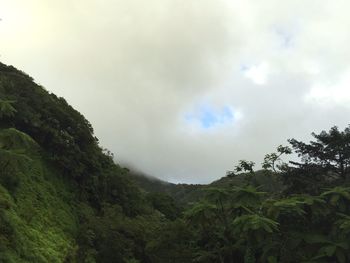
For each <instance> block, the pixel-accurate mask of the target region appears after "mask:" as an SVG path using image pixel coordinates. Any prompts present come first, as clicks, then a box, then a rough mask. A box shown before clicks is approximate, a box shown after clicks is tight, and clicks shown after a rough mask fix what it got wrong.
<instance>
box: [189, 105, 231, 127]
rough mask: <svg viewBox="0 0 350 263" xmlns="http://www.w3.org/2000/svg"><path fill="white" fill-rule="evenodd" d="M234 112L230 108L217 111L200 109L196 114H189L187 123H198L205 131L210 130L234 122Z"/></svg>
mask: <svg viewBox="0 0 350 263" xmlns="http://www.w3.org/2000/svg"><path fill="white" fill-rule="evenodd" d="M234 117H235V116H234V112H233V111H232V110H231V108H230V107H229V106H223V107H222V108H220V109H215V108H213V107H210V106H203V107H200V108H199V109H198V110H197V111H196V112H195V113H191V114H187V115H186V116H185V119H186V121H188V122H189V123H198V124H199V125H200V127H201V128H203V129H210V128H213V127H216V126H219V125H223V124H228V123H231V122H233V121H234V119H235V118H234Z"/></svg>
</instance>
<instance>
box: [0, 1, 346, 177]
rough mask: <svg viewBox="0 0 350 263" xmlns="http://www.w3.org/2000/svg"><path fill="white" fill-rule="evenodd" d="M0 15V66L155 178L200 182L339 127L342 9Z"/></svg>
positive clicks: (132, 9) (153, 6) (79, 8)
mask: <svg viewBox="0 0 350 263" xmlns="http://www.w3.org/2000/svg"><path fill="white" fill-rule="evenodd" d="M0 6H1V8H0V17H1V18H2V21H1V22H0V37H1V41H0V55H1V57H0V59H1V60H2V62H5V63H8V64H13V65H15V66H16V67H18V68H20V69H22V70H24V71H25V72H27V73H29V74H30V75H32V76H33V77H34V78H35V80H36V81H37V82H38V83H40V84H42V85H43V86H45V87H46V88H47V89H48V90H50V91H52V92H54V93H56V94H58V95H59V96H64V97H65V98H66V99H67V100H68V102H69V103H71V104H72V106H74V107H75V108H76V109H78V110H79V111H81V112H82V113H83V114H84V115H85V116H86V117H87V118H88V119H89V120H90V121H91V123H92V124H93V126H94V128H95V132H96V135H97V136H98V137H99V138H100V141H101V143H102V144H103V146H104V147H107V148H109V149H110V150H111V151H113V152H114V153H115V156H116V157H117V160H118V161H119V162H127V163H131V164H132V165H133V166H136V167H137V168H138V169H140V170H142V171H144V172H146V173H149V174H151V175H154V176H157V177H159V178H162V179H165V180H171V181H173V182H192V183H198V182H210V181H212V180H215V179H217V178H219V177H221V176H224V175H225V172H226V170H230V169H232V167H233V166H234V165H235V164H236V161H237V160H239V159H249V160H253V161H255V162H256V163H260V162H261V160H262V159H263V157H264V154H265V153H268V152H271V151H273V150H274V147H275V146H277V145H279V144H283V143H285V142H286V139H288V138H291V137H296V138H298V139H305V140H306V139H310V135H309V134H310V133H311V132H312V131H319V130H322V129H327V128H329V127H330V126H332V125H335V124H336V125H339V126H340V127H344V126H345V125H346V124H347V122H348V118H347V117H346V116H349V113H350V108H349V107H348V106H347V105H348V102H349V96H348V95H349V94H348V93H349V92H348V90H349V89H348V83H349V78H348V76H349V71H348V70H349V68H348V65H347V64H348V62H347V61H348V60H349V59H350V52H349V49H348V43H349V40H350V34H349V32H348V27H349V24H350V17H349V16H348V11H347V10H349V7H350V3H349V2H348V1H346V0H339V1H337V3H336V4H335V3H331V2H329V1H321V2H320V1H301V0H300V1H299V0H296V1H295V0H293V1H292V0H286V1H283V3H282V2H281V1H277V0H266V1H254V0H248V1H238V0H217V1H209V0H202V1H196V0H195V1H186V0H179V1H175V0H150V1H147V3H146V2H145V1H141V0H130V1H121V0H105V1H97V0H84V1H83V0H77V1H68V0H62V1H44V0H28V1H25V2H23V1H19V0H2V1H1V5H0ZM242 65H243V66H242ZM186 116H187V117H186Z"/></svg>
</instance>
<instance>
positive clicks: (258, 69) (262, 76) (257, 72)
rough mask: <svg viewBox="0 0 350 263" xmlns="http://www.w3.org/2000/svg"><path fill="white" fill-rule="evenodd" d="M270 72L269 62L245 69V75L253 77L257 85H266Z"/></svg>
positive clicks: (249, 77)
mask: <svg viewBox="0 0 350 263" xmlns="http://www.w3.org/2000/svg"><path fill="white" fill-rule="evenodd" d="M269 72H270V68H269V64H268V63H266V62H263V63H260V64H258V65H254V66H251V67H248V68H247V69H244V76H245V77H246V78H248V79H251V80H252V81H253V83H255V84H256V85H265V84H266V83H267V80H268V75H269Z"/></svg>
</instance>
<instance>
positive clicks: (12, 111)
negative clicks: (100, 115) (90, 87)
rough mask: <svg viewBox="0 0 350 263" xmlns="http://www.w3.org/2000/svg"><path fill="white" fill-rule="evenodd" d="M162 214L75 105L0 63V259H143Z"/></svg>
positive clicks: (14, 260)
mask: <svg viewBox="0 0 350 263" xmlns="http://www.w3.org/2000/svg"><path fill="white" fill-rule="evenodd" d="M164 220H166V219H164V216H163V214H162V213H161V212H159V211H157V210H156V209H155V208H154V207H153V206H152V203H150V202H149V201H148V199H147V197H146V195H145V194H143V193H142V192H141V191H140V190H139V188H138V187H137V186H135V185H134V184H133V183H132V182H131V181H130V179H129V176H128V175H127V171H126V170H125V169H123V168H122V167H120V166H118V165H116V164H115V163H114V162H113V160H112V157H111V156H109V155H108V154H106V153H104V152H103V151H102V149H101V148H100V147H99V145H98V140H97V138H96V137H94V135H93V129H92V127H91V125H90V123H89V122H88V121H87V120H86V119H85V118H84V117H83V116H82V115H81V114H80V113H79V112H77V111H76V110H74V109H73V108H72V107H71V106H70V105H69V104H68V103H67V102H66V101H65V100H64V99H63V98H59V97H57V96H56V95H54V94H52V93H49V92H47V91H46V90H45V89H44V88H43V87H41V86H39V85H37V84H36V83H34V81H33V79H32V78H30V77H29V76H28V75H26V74H25V73H23V72H21V71H19V70H17V69H15V68H14V67H12V66H6V65H4V64H1V63H0V262H4V263H7V262H16V263H17V262H35V263H44V262H50V263H51V262H129V261H132V260H134V261H133V262H135V261H136V260H141V261H142V262H148V261H149V257H148V256H146V255H145V252H144V251H145V248H146V243H147V240H149V239H150V238H149V237H148V235H150V234H151V232H152V229H153V228H154V227H155V226H156V225H158V223H159V222H160V221H164ZM145 226H147V228H146V229H147V231H144V228H145Z"/></svg>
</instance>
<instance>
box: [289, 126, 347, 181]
mask: <svg viewBox="0 0 350 263" xmlns="http://www.w3.org/2000/svg"><path fill="white" fill-rule="evenodd" d="M312 136H313V137H314V138H315V139H316V140H315V141H310V143H304V142H301V141H297V140H295V139H291V140H289V142H290V144H291V145H292V147H293V149H294V150H295V152H296V153H298V155H299V157H301V158H302V162H303V163H296V162H292V164H294V165H296V166H299V167H302V166H309V165H316V166H317V167H318V168H321V169H322V172H323V173H324V174H326V173H328V176H334V175H337V176H339V177H340V178H342V179H346V178H347V176H348V175H349V173H350V126H348V127H347V128H345V129H344V131H339V129H338V127H337V126H334V127H332V128H331V129H330V130H329V132H326V131H322V132H321V133H319V134H316V133H312Z"/></svg>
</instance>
